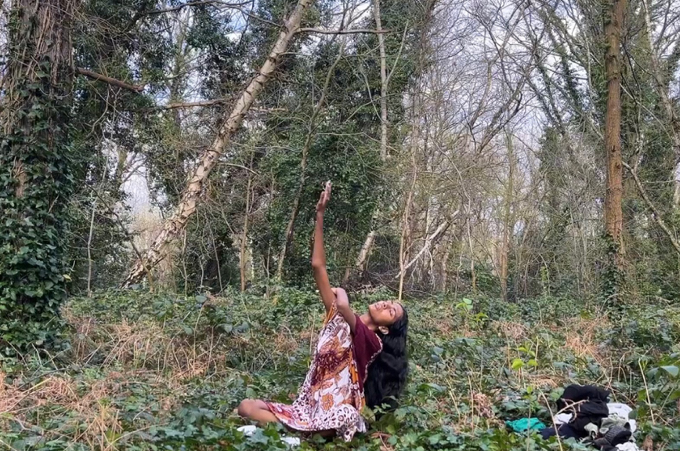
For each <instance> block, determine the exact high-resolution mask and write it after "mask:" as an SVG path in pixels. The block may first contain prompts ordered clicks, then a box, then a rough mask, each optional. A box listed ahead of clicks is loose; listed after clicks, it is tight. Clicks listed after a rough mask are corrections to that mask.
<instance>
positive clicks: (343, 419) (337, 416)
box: [267, 305, 382, 441]
mask: <svg viewBox="0 0 680 451" xmlns="http://www.w3.org/2000/svg"><path fill="white" fill-rule="evenodd" d="M380 351H382V342H381V341H380V339H379V338H378V336H377V335H376V334H375V333H374V332H372V331H371V330H370V329H368V327H366V325H365V324H364V323H363V322H362V321H361V319H360V318H359V316H358V315H357V317H356V326H355V330H354V334H352V333H351V331H350V328H349V324H348V323H347V321H345V319H344V318H343V317H342V315H341V314H340V313H339V312H338V310H337V308H336V307H335V305H333V307H332V308H331V310H330V311H329V312H328V315H327V317H326V321H325V322H324V326H323V328H322V329H321V333H320V335H319V342H318V344H317V347H316V352H315V354H314V359H313V360H312V364H311V366H310V368H309V371H308V372H307V377H306V378H305V381H304V383H303V384H302V387H301V388H300V391H299V393H298V398H297V399H296V400H295V402H294V403H293V404H292V405H288V404H280V403H274V402H268V403H267V406H268V407H269V410H270V411H271V412H272V413H273V414H274V415H276V417H277V418H278V419H279V421H280V422H281V423H283V424H284V425H286V426H288V427H289V428H291V429H294V430H297V431H307V432H315V431H327V430H335V431H336V432H337V434H338V435H339V436H341V437H343V439H344V440H345V441H350V440H352V437H353V436H354V434H355V433H357V432H366V422H365V420H364V419H363V417H362V416H361V410H362V409H363V407H364V404H365V399H364V381H365V380H366V374H367V370H368V366H369V365H370V364H371V362H372V361H373V360H374V359H375V357H376V356H377V355H378V354H379V353H380Z"/></svg>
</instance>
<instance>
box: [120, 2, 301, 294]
mask: <svg viewBox="0 0 680 451" xmlns="http://www.w3.org/2000/svg"><path fill="white" fill-rule="evenodd" d="M311 3H312V0H299V1H298V4H297V6H296V7H295V9H294V10H293V13H292V14H291V15H290V17H289V18H288V20H286V21H285V26H284V27H283V29H282V30H281V33H280V34H279V37H278V39H277V40H276V43H275V44H274V47H273V48H272V50H271V52H270V53H269V56H268V57H267V59H266V61H265V62H264V64H263V65H262V67H261V68H260V71H259V73H258V74H257V76H256V77H255V78H253V80H252V81H251V82H250V84H249V85H248V87H247V88H246V89H245V90H244V91H243V92H242V93H241V96H240V97H239V99H238V100H237V101H236V103H235V105H234V108H233V109H232V111H231V113H230V114H229V116H227V117H225V120H224V123H223V124H222V126H221V127H220V130H219V132H218V134H217V137H216V138H215V140H214V141H213V143H212V145H211V146H210V147H209V148H208V149H206V151H205V152H203V154H202V155H201V157H200V158H199V163H198V165H197V166H196V168H195V169H194V170H193V171H192V173H191V174H190V176H189V181H188V183H187V187H186V188H185V189H184V192H183V193H182V197H181V199H180V201H179V204H178V205H177V208H176V209H175V212H174V214H173V215H172V216H171V217H170V218H169V219H168V220H166V221H165V224H164V225H163V229H162V230H161V232H160V233H159V234H158V236H157V237H156V239H155V240H154V241H153V243H152V244H151V246H150V247H149V249H148V250H147V251H146V252H145V254H144V257H143V259H144V262H142V261H137V263H136V264H135V266H134V267H133V268H132V270H131V271H130V273H129V274H128V276H127V277H126V278H125V281H124V282H123V285H124V286H129V285H131V284H133V283H138V282H140V281H141V280H142V278H143V277H144V275H145V274H146V272H147V269H148V268H153V267H154V266H156V265H157V264H158V263H159V262H160V261H161V260H163V258H164V257H165V248H166V246H167V245H168V244H169V243H171V242H172V241H174V240H175V239H176V238H177V237H178V236H179V235H180V234H181V233H182V232H183V231H184V229H185V228H186V225H187V223H188V222H189V219H190V218H191V217H192V216H193V215H194V213H195V212H196V204H197V202H198V198H199V196H200V195H201V192H202V191H203V184H204V183H205V182H206V181H207V180H208V176H209V175H210V172H211V171H212V170H213V168H214V167H215V165H216V164H217V160H218V158H219V157H220V156H221V155H222V152H223V151H224V149H225V148H226V147H227V146H228V145H229V143H230V142H231V138H232V137H233V135H234V133H236V131H237V130H238V128H239V127H240V126H241V123H242V122H243V118H244V116H245V115H246V113H248V110H249V109H250V107H251V106H252V105H253V103H254V101H255V98H256V97H257V96H258V95H259V94H260V92H261V91H262V89H263V87H264V85H265V84H266V83H267V81H268V80H269V78H270V77H271V76H272V74H273V73H274V71H275V70H276V66H277V63H278V60H279V58H280V57H281V55H282V54H283V53H285V51H286V49H287V48H288V44H289V43H290V41H291V39H292V38H293V36H294V35H295V33H296V32H297V30H298V29H299V27H300V22H301V20H302V15H303V13H304V12H305V10H306V9H307V8H308V7H309V5H310V4H311Z"/></svg>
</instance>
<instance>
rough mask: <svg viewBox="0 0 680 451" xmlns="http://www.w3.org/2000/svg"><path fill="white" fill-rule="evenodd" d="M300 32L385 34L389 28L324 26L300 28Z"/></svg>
mask: <svg viewBox="0 0 680 451" xmlns="http://www.w3.org/2000/svg"><path fill="white" fill-rule="evenodd" d="M297 32H298V33H318V34H385V33H389V32H390V31H389V30H371V29H368V28H354V29H350V30H326V29H323V28H300V29H299V30H298V31H297Z"/></svg>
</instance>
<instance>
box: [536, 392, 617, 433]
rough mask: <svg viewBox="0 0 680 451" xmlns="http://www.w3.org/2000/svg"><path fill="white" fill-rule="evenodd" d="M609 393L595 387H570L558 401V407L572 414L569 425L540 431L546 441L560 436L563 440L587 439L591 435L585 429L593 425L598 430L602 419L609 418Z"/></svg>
mask: <svg viewBox="0 0 680 451" xmlns="http://www.w3.org/2000/svg"><path fill="white" fill-rule="evenodd" d="M607 402H609V391H607V390H604V389H602V388H599V387H596V386H594V385H570V386H568V387H567V388H566V389H565V390H564V393H562V396H561V397H560V399H559V400H558V401H557V407H558V408H559V409H560V410H561V411H563V412H565V413H571V414H572V417H571V420H570V421H569V423H565V424H562V425H559V426H558V427H557V430H555V428H552V427H551V428H546V429H543V430H541V431H540V433H541V436H542V437H543V438H544V439H547V438H549V437H552V436H553V435H556V434H559V436H560V437H562V438H575V439H577V440H580V439H584V438H587V437H588V435H589V433H588V431H587V430H586V429H585V427H586V426H587V425H588V424H590V423H592V424H594V425H596V426H597V427H598V428H599V427H600V426H601V425H602V419H604V418H606V417H608V416H609V408H608V407H607Z"/></svg>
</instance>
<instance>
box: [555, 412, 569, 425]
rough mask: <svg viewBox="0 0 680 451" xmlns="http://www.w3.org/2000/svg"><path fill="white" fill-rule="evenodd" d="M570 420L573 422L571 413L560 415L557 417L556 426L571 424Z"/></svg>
mask: <svg viewBox="0 0 680 451" xmlns="http://www.w3.org/2000/svg"><path fill="white" fill-rule="evenodd" d="M570 420H571V414H570V413H560V414H559V415H555V424H565V423H569V421H570Z"/></svg>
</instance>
